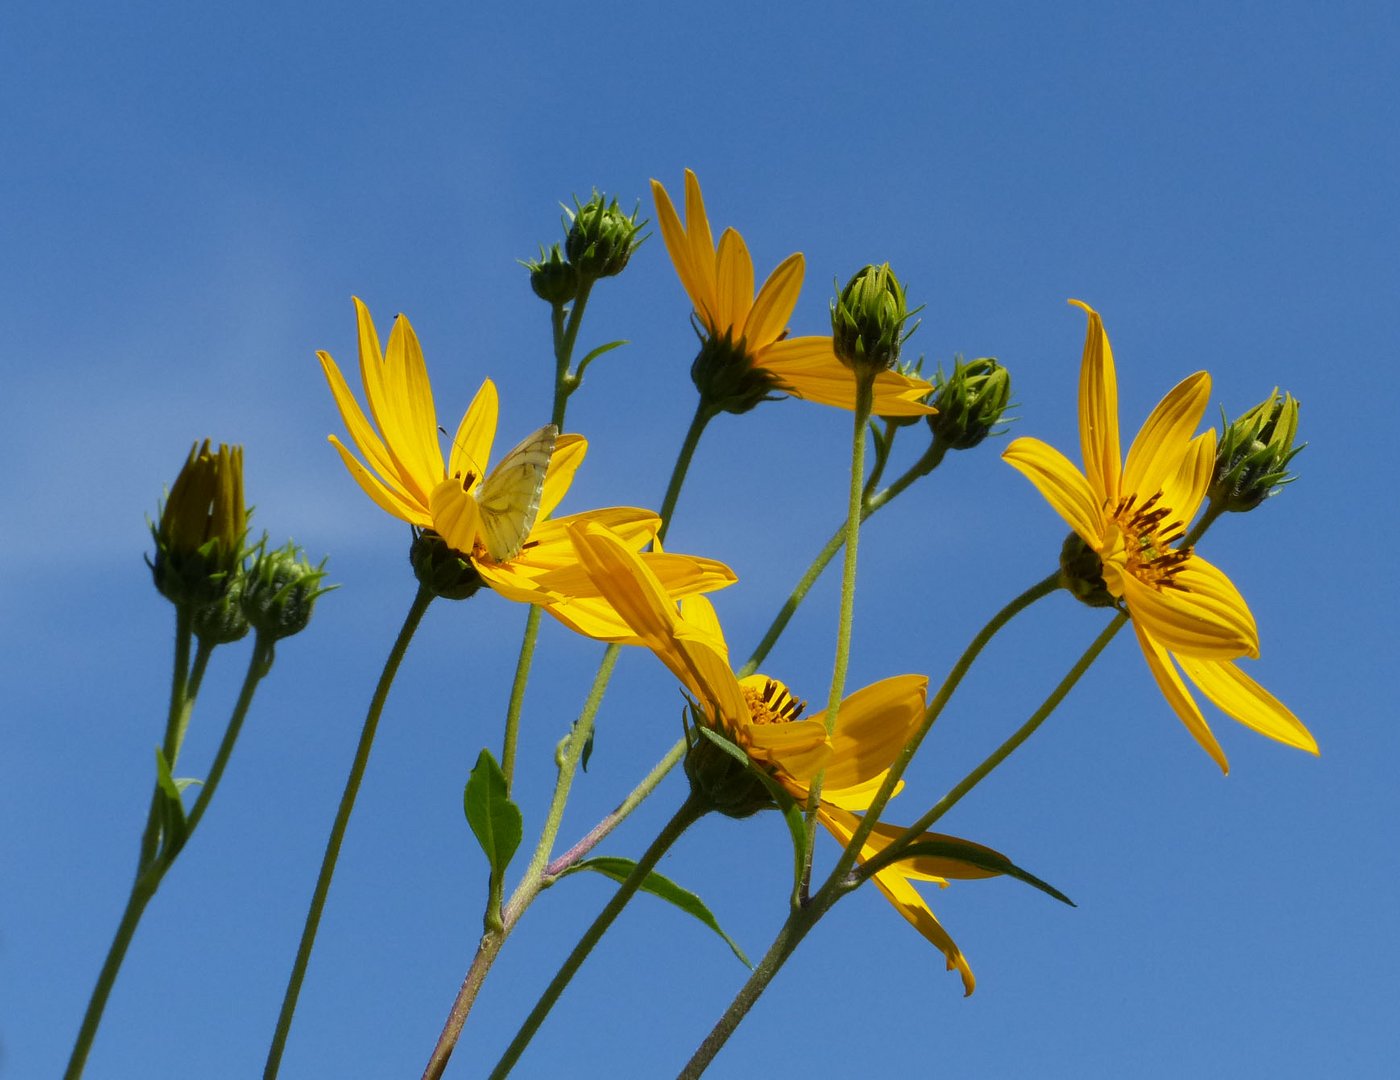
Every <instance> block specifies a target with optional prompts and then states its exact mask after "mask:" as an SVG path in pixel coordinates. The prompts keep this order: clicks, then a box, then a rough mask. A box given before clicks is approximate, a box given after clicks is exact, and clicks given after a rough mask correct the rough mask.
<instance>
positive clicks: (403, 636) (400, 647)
mask: <svg viewBox="0 0 1400 1080" xmlns="http://www.w3.org/2000/svg"><path fill="white" fill-rule="evenodd" d="M432 599H433V594H432V593H431V592H430V591H429V590H428V589H427V588H426V587H425V586H423V585H419V587H418V592H417V593H416V594H415V595H414V597H413V603H412V604H410V605H409V609H408V615H407V616H406V617H405V618H404V622H403V628H402V629H401V630H400V631H399V636H398V638H397V639H395V641H394V647H393V648H392V649H390V650H389V657H388V659H387V660H385V662H384V670H383V672H382V673H381V674H380V676H379V684H378V685H377V686H376V687H375V688H374V697H373V698H371V699H370V704H369V712H368V713H367V714H366V715H365V725H364V728H363V730H362V731H361V732H360V743H359V746H358V747H356V749H355V760H354V763H353V764H352V765H351V766H350V775H349V776H348V777H347V778H346V780H345V793H344V794H343V795H342V796H341V798H340V807H339V809H337V810H336V815H335V823H334V824H333V825H332V826H331V835H330V838H329V839H328V840H327V841H326V854H325V857H324V858H323V859H322V860H321V872H320V874H319V875H318V876H317V878H316V889H315V891H314V892H313V893H312V895H311V906H310V908H309V909H308V910H307V912H306V925H305V926H304V927H303V928H302V933H301V944H300V945H299V946H298V947H297V955H296V960H295V961H294V962H293V964H292V973H291V976H290V978H289V979H288V980H287V992H286V994H285V995H284V996H283V998H282V1011H281V1012H280V1013H279V1014H278V1017H277V1029H276V1031H274V1032H273V1036H272V1045H271V1046H270V1047H269V1048H268V1052H267V1064H266V1065H265V1066H264V1067H263V1077H264V1080H272V1078H273V1077H275V1076H276V1075H277V1070H278V1068H279V1067H280V1065H281V1062H282V1051H283V1049H284V1048H285V1046H286V1044H287V1033H288V1032H289V1031H291V1027H292V1016H293V1014H295V1012H296V1007H297V997H298V996H299V995H300V994H301V983H302V980H303V979H304V978H305V977H306V965H307V963H308V962H309V961H310V959H311V949H312V946H314V945H315V943H316V931H317V929H318V928H319V927H320V925H321V911H322V909H323V908H324V907H325V906H326V894H327V893H328V892H329V891H330V887H331V877H332V876H333V875H334V874H335V864H336V859H337V858H339V856H340V845H341V841H342V840H344V838H345V828H346V826H347V825H348V824H349V822H350V812H351V811H352V810H353V809H354V808H355V797H356V796H357V795H358V794H359V791H360V781H361V780H362V779H363V778H364V775H365V766H366V765H368V764H369V753H370V749H371V748H372V747H373V746H374V734H375V731H376V730H377V729H378V727H379V715H380V713H382V712H383V711H384V703H385V702H386V701H387V700H388V698H389V687H391V686H392V685H393V683H394V676H395V675H397V674H398V670H399V664H400V663H401V662H402V660H403V656H404V653H405V652H406V651H407V649H408V643H409V642H410V641H412V640H413V634H414V632H415V631H416V630H417V629H418V624H419V622H421V621H422V618H423V612H425V611H426V610H427V609H428V604H429V602H431V600H432Z"/></svg>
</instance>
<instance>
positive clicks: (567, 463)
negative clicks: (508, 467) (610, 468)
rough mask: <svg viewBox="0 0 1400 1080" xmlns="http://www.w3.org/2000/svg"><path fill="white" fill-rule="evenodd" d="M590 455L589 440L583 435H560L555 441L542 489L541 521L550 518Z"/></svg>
mask: <svg viewBox="0 0 1400 1080" xmlns="http://www.w3.org/2000/svg"><path fill="white" fill-rule="evenodd" d="M587 454H588V440H587V439H585V438H584V437H583V436H582V435H574V434H567V435H560V436H559V437H558V438H557V439H556V440H555V441H554V453H553V454H551V455H550V457H549V470H548V471H547V472H546V473H545V474H544V487H542V488H541V489H540V514H539V517H540V519H541V520H542V519H544V518H547V517H549V515H550V514H552V513H554V508H555V507H556V506H558V505H559V503H560V502H561V501H562V500H563V498H564V496H565V495H567V494H568V493H569V486H570V485H571V484H573V482H574V473H576V472H578V467H579V466H580V465H582V464H583V459H584V457H585V456H586V455H587Z"/></svg>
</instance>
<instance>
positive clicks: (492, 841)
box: [462, 750, 524, 878]
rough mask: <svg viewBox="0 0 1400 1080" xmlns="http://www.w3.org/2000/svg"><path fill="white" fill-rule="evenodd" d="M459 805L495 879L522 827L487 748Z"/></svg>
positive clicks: (499, 769) (470, 778) (517, 842)
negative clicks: (465, 813)
mask: <svg viewBox="0 0 1400 1080" xmlns="http://www.w3.org/2000/svg"><path fill="white" fill-rule="evenodd" d="M462 805H463V807H464V808H465V810H466V812H467V824H468V825H470V826H471V830H472V833H473V834H474V835H475V836H476V842H477V843H478V844H480V845H481V850H482V851H483V852H485V853H486V861H487V862H488V863H490V864H491V873H492V876H493V877H496V878H499V877H500V876H501V875H502V874H504V873H505V870H506V867H507V866H509V865H510V860H511V857H512V856H513V855H514V854H515V849H516V848H518V847H519V846H520V837H521V835H522V834H523V831H524V826H523V819H522V818H521V816H520V807H518V806H516V805H515V803H513V802H511V801H510V796H509V795H508V794H507V793H506V774H505V773H504V772H502V771H501V767H500V766H499V765H497V764H496V759H495V758H494V757H492V756H491V751H490V750H483V751H482V752H481V754H480V756H478V757H477V759H476V765H475V766H473V768H472V771H471V776H469V777H468V778H467V787H466V790H465V791H464V792H463V793H462Z"/></svg>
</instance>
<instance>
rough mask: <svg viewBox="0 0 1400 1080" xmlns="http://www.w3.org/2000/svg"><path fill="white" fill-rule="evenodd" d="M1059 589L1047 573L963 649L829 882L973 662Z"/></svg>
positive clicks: (851, 857) (843, 869)
mask: <svg viewBox="0 0 1400 1080" xmlns="http://www.w3.org/2000/svg"><path fill="white" fill-rule="evenodd" d="M1059 588H1060V571H1059V570H1055V571H1054V572H1053V573H1050V574H1048V575H1046V576H1045V577H1044V578H1042V579H1041V580H1040V581H1038V582H1036V583H1035V584H1034V585H1032V586H1031V587H1030V588H1029V589H1027V590H1026V591H1025V592H1023V593H1021V594H1020V595H1019V596H1017V597H1016V598H1015V599H1014V600H1012V601H1011V602H1010V603H1008V604H1007V605H1006V606H1005V607H1003V608H1002V609H1001V610H1000V611H998V612H997V613H996V614H995V615H993V616H992V617H991V619H989V620H988V621H987V625H986V626H984V627H982V629H981V630H979V631H978V632H977V634H976V636H974V637H973V639H972V640H971V641H970V642H968V645H967V648H966V649H964V650H963V653H962V655H961V656H959V657H958V659H957V662H956V663H955V664H954V665H953V667H952V669H951V670H950V671H949V672H948V674H947V676H946V677H945V678H944V680H943V685H941V686H940V687H939V688H938V692H937V693H936V694H934V696H933V700H932V701H930V702H929V703H928V706H927V708H925V709H924V718H923V720H922V721H921V723H920V724H919V728H918V730H917V731H915V732H914V735H913V736H912V737H911V738H910V739H909V741H908V742H906V743H905V744H904V747H903V748H902V749H901V750H900V752H899V755H898V756H897V757H896V758H895V759H894V762H893V764H891V765H890V768H889V771H888V773H887V774H886V776H885V779H884V782H883V783H882V784H881V785H880V790H879V791H878V792H876V794H875V798H874V799H872V800H871V802H870V806H869V807H868V808H867V809H866V811H865V814H864V816H863V817H862V819H861V822H860V824H859V825H858V826H857V827H856V831H855V834H854V835H853V836H852V837H851V842H850V843H849V844H847V845H846V850H845V851H844V852H842V854H841V858H840V859H838V860H837V863H836V867H835V869H833V870H832V872H831V877H830V878H828V880H829V881H830V880H836V879H838V878H840V877H842V876H844V875H845V874H846V873H847V872H848V871H849V870H850V869H851V867H852V866H853V865H854V864H855V860H856V853H857V852H859V851H860V850H861V845H862V844H864V843H865V839H866V837H867V836H869V835H870V831H871V830H872V829H873V828H874V827H875V825H876V823H877V822H879V820H880V814H881V812H882V811H883V810H884V808H885V804H886V803H887V802H889V801H890V797H891V796H892V795H893V794H894V791H895V788H896V787H897V786H898V784H899V781H900V778H901V777H902V776H903V775H904V771H905V769H907V768H908V767H909V763H910V762H911V761H912V760H913V759H914V754H915V753H917V752H918V749H919V746H920V745H921V744H922V743H923V741H924V738H925V736H927V735H928V733H929V731H930V730H931V729H932V728H933V725H934V722H935V721H936V720H937V719H938V717H939V716H940V715H941V714H942V712H943V710H944V708H945V707H946V706H947V704H948V701H949V700H950V699H951V698H952V696H953V692H954V691H955V690H957V688H958V686H959V684H961V682H962V681H963V677H964V676H965V675H967V672H968V670H969V669H970V668H971V667H972V664H973V662H974V661H975V660H976V659H977V657H978V656H979V655H980V654H981V652H982V650H983V649H985V648H986V647H987V644H988V642H990V641H991V640H992V638H993V637H995V636H996V634H997V631H999V630H1000V629H1001V628H1002V627H1003V626H1005V625H1006V624H1007V623H1009V622H1010V621H1011V620H1012V619H1013V618H1015V617H1016V616H1017V615H1019V614H1020V613H1021V612H1022V611H1025V610H1026V608H1028V607H1030V606H1031V605H1032V604H1033V603H1035V602H1036V601H1037V600H1040V599H1041V598H1043V597H1046V596H1049V595H1050V594H1051V593H1053V592H1055V591H1056V590H1058V589H1059Z"/></svg>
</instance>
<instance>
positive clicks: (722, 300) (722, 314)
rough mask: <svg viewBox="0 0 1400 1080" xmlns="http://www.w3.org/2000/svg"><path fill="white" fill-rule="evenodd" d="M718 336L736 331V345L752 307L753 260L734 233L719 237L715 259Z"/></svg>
mask: <svg viewBox="0 0 1400 1080" xmlns="http://www.w3.org/2000/svg"><path fill="white" fill-rule="evenodd" d="M715 263H716V266H715V293H716V295H715V323H716V326H715V328H714V330H715V332H716V333H718V334H723V333H724V331H725V329H726V328H733V331H734V340H735V341H736V342H737V341H738V340H739V338H740V336H741V335H742V334H743V331H744V322H745V320H746V319H748V317H749V309H750V308H751V307H753V259H752V257H750V255H749V249H748V247H747V246H745V244H744V238H743V237H742V236H740V235H739V234H738V233H737V232H736V231H735V230H733V229H725V230H724V232H723V233H721V234H720V238H719V252H718V254H717V255H716V256H715Z"/></svg>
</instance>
